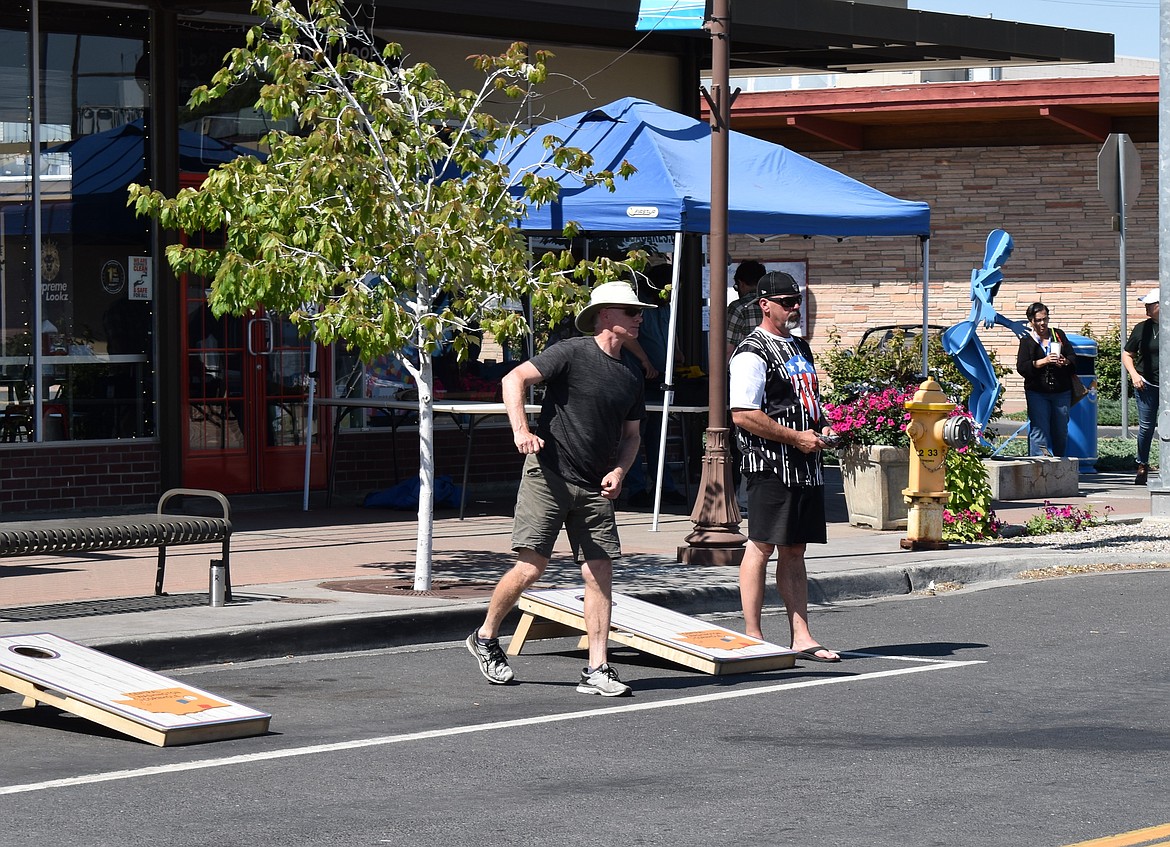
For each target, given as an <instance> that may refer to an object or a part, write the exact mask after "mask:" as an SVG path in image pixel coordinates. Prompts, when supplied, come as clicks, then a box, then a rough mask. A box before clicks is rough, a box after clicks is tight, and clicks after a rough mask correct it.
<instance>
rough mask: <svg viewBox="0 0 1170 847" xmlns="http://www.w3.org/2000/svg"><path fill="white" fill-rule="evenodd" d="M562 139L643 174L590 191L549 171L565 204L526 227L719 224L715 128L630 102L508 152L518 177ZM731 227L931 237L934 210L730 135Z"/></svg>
mask: <svg viewBox="0 0 1170 847" xmlns="http://www.w3.org/2000/svg"><path fill="white" fill-rule="evenodd" d="M550 135H551V136H554V137H556V138H559V139H561V140H562V141H563V142H564V143H565V144H567V145H569V146H571V147H577V148H579V149H581V150H584V151H585V152H587V153H589V154H590V155H592V156H593V168H594V169H595V170H601V169H610V170H614V171H616V170H617V168H618V167H619V166H620V165H621V163H622V161H623V160H628V161H629V162H630V164H632V165H633V166H634V167H635V168H637V169H638V172H637V173H636V174H634V175H633V176H631V177H630V178H629V179H628V180H623V179H621V178H620V177H619V178H617V179H616V180H615V188H616V190H615V191H613V192H610V191H609V190H608V189H607V188H606V187H605V186H602V185H594V186H585V185H583V184H582V182H581V180H580V179H579V178H577V177H575V176H572V175H570V174H567V173H565V172H564V171H563V170H561V169H557V168H551V167H544V168H541V174H542V175H544V176H556V177H557V178H558V180H559V181H560V182H561V184H562V186H563V187H562V190H561V195H560V197H559V199H558V200H557V201H555V202H553V203H550V204H548V205H546V206H544V207H542V208H539V209H530V210H529V215H528V217H527V219H526V220H524V221H523V222H522V223H521V227H522V228H523V229H524V230H526V231H530V232H556V233H559V232H560V231H561V230H563V229H564V226H565V224H566V223H567V222H568V221H575V222H576V223H577V224H578V225H579V226H580V228H581V229H583V230H585V231H589V232H679V231H681V232H698V233H702V232H708V231H709V230H710V226H711V128H710V126H708V125H707V124H706V123H703V122H702V121H697V120H695V119H694V118H689V117H686V116H685V115H680V114H678V113H676V112H671V111H670V110H668V109H663V108H662V107H660V106H656V105H655V104H653V103H650V102H647V101H645V100H638V99H636V98H632V97H627V98H623V99H621V100H615V101H614V102H613V103H610V104H609V105H608V106H603V107H601V108H599V109H593V110H591V111H588V112H582V113H580V114H577V115H573V116H571V117H568V118H564V119H562V120H558V121H553V122H551V123H548V124H546V125H544V126H542V127H540V128H539V129H537V130H535V131H533V132H532V133H530V134H529V135H528V136H526V137H525V138H524V139H523V141H522V142H521V143H519V144H518V145H517V146H516V147H515V148H513V149H510V150H508V151H507V153H506V155H505V156H504V157H503V161H504V162H505V163H506V164H508V166H509V167H510V168H511V170H512V172H513V174H515V173H518V172H519V171H520V170H521V169H524V168H539V167H540V166H541V165H542V163H544V162H545V161H546V160H547V156H548V151H547V150H546V149H545V147H544V139H545V138H546V137H548V136H550ZM729 155H730V167H729V172H730V173H729V176H730V181H729V189H728V193H729V199H728V207H729V208H728V231H729V232H735V233H751V234H755V235H788V234H792V235H830V236H842V237H843V236H850V235H917V236H924V237H929V235H930V207H929V206H928V205H927V204H926V203H922V202H916V201H910V200H899V199H898V198H896V197H891V196H890V195H888V194H885V193H883V192H881V191H878V190H877V189H875V188H871V187H870V186H868V185H866V184H864V183H862V182H858V181H857V180H855V179H852V178H851V177H847V176H845V175H844V174H840V173H838V172H837V171H834V170H833V169H832V168H829V167H826V166H824V165H821V164H819V163H817V162H814V161H812V160H811V159H808V158H805V157H804V156H801V155H799V154H797V153H793V152H792V151H791V150H788V149H787V148H785V147H781V146H780V145H778V144H772V143H770V142H767V141H762V140H760V139H758V138H753V137H752V136H749V135H744V134H742V133H739V132H732V133H731V136H730V150H729Z"/></svg>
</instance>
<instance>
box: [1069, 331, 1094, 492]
mask: <svg viewBox="0 0 1170 847" xmlns="http://www.w3.org/2000/svg"><path fill="white" fill-rule="evenodd" d="M1067 334H1068V340H1069V343H1070V344H1072V348H1073V352H1074V353H1076V355H1077V377H1078V378H1079V379H1080V381H1081V383H1082V384H1083V385H1084V386H1085V388H1087V389H1089V393H1088V394H1086V395H1085V397H1084V399H1082V400H1081V402H1079V403H1077V404H1076V405H1075V406H1073V407H1072V410H1071V411H1070V413H1069V418H1068V455H1069V456H1070V457H1072V458H1077V459H1080V472H1081V473H1096V472H1097V467H1096V464H1097V342H1096V341H1094V340H1093V339H1091V338H1088V337H1087V336H1084V335H1073V334H1072V333H1071V332H1070V333H1067Z"/></svg>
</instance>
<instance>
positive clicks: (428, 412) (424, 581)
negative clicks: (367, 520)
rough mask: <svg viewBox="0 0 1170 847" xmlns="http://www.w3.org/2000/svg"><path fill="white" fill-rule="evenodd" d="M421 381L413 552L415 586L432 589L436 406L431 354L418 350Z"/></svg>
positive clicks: (421, 589) (417, 379) (418, 381)
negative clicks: (416, 504)
mask: <svg viewBox="0 0 1170 847" xmlns="http://www.w3.org/2000/svg"><path fill="white" fill-rule="evenodd" d="M418 361H419V374H418V376H417V377H416V382H417V383H418V545H417V547H416V548H415V554H414V590H415V591H430V590H431V553H432V551H433V547H434V531H435V409H434V395H433V393H432V387H433V385H434V381H435V380H434V369H433V367H432V365H431V355H430V353H428V352H427V351H426V350H425V349H421V350H419V356H418Z"/></svg>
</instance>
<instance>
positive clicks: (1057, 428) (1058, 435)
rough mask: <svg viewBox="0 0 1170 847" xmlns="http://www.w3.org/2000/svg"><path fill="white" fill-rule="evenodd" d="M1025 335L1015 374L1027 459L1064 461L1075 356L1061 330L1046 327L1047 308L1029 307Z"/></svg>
mask: <svg viewBox="0 0 1170 847" xmlns="http://www.w3.org/2000/svg"><path fill="white" fill-rule="evenodd" d="M1026 314H1027V317H1028V332H1027V334H1025V335H1024V336H1023V337H1022V338H1021V339H1020V349H1019V352H1018V353H1017V354H1016V371H1017V372H1018V373H1019V374H1020V376H1022V377H1023V378H1024V397H1025V398H1026V399H1027V401H1028V422H1029V424H1030V426H1029V427H1028V455H1030V456H1057V457H1064V456H1065V455H1066V454H1067V452H1068V417H1069V409H1070V408H1071V407H1072V381H1073V380H1074V379H1079V378H1080V377H1078V376H1077V366H1076V359H1077V357H1076V353H1074V352H1073V349H1072V345H1071V344H1069V341H1068V336H1067V335H1065V334H1064V332H1063V331H1062V330H1059V329H1056V328H1055V327H1050V326H1049V325H1048V317H1049V313H1048V307H1047V306H1045V305H1044V304H1043V303H1033V304H1032V305H1031V306H1029V307H1028V311H1027V313H1026Z"/></svg>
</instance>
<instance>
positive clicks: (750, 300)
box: [727, 259, 768, 359]
mask: <svg viewBox="0 0 1170 847" xmlns="http://www.w3.org/2000/svg"><path fill="white" fill-rule="evenodd" d="M767 272H768V271H767V269H766V268H765V267H764V266H763V265H761V264H760V263H759V262H757V261H755V260H754V259H747V260H745V261H742V262H740V263H739V267H738V268H736V269H735V277H734V278H733V280H732V281H733V282H734V284H735V293H736V294H738V295H739V299H738V300H736V301H734V302H733V303H732V304H731V305H729V306H728V307H727V358H728V359H730V358H731V354H732V353H733V352H735V348H736V347H738V346H739V342H741V341H743V340H744V339H745V338H747V336H748V333H749V332H751V331H752V330H753V329H755V328H756V327H758V326H759V325H760V318H761V317H763V314H762V313H761V312H760V297H759V295H758V294H757V293H756V283H758V282H759V281H760V277H762V276H763V275H764V274H766V273H767Z"/></svg>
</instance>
